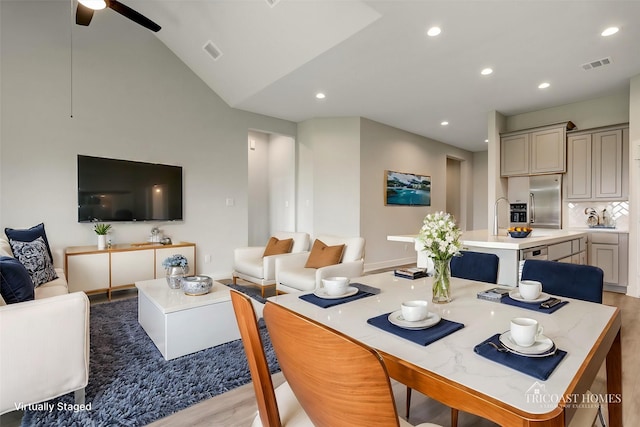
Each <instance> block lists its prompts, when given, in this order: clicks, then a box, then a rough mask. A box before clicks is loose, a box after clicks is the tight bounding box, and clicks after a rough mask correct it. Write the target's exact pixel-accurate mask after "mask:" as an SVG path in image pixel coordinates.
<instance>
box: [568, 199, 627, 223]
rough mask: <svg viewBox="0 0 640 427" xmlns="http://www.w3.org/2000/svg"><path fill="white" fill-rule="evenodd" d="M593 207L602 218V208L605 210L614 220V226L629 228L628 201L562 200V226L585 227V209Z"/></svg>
mask: <svg viewBox="0 0 640 427" xmlns="http://www.w3.org/2000/svg"><path fill="white" fill-rule="evenodd" d="M588 208H593V209H595V210H596V212H598V215H600V217H601V218H602V210H603V209H606V210H607V215H611V217H612V218H613V219H614V221H615V222H616V228H617V229H620V230H628V229H629V202H628V201H624V202H564V203H563V209H564V212H563V214H562V216H563V218H562V219H563V228H580V227H587V215H586V214H585V213H584V212H585V209H588Z"/></svg>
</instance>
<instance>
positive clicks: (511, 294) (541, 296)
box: [509, 289, 551, 304]
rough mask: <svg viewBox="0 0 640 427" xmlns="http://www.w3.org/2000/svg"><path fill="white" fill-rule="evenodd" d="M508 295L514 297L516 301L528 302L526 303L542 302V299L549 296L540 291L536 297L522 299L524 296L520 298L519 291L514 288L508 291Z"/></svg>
mask: <svg viewBox="0 0 640 427" xmlns="http://www.w3.org/2000/svg"><path fill="white" fill-rule="evenodd" d="M509 296H510V297H511V299H514V300H516V301H520V302H528V303H531V304H535V303H539V302H542V301H546V300H548V299H549V298H551V296H550V295H549V294H545V293H544V292H540V295H539V296H538V298H536V299H524V298H522V295H520V292H519V291H518V290H517V289H514V290H512V291H510V292H509Z"/></svg>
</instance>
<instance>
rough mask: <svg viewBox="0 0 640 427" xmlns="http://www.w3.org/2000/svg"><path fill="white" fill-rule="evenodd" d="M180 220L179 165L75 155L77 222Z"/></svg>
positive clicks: (180, 172) (180, 176) (180, 174)
mask: <svg viewBox="0 0 640 427" xmlns="http://www.w3.org/2000/svg"><path fill="white" fill-rule="evenodd" d="M175 220H182V167H180V166H170V165H161V164H155V163H144V162H134V161H129V160H117V159H105V158H102V157H91V156H82V155H78V222H91V221H105V222H107V221H109V222H111V221H175Z"/></svg>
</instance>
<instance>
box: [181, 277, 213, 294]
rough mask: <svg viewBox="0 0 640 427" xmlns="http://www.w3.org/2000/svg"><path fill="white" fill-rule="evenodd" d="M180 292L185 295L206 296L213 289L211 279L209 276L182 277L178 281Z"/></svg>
mask: <svg viewBox="0 0 640 427" xmlns="http://www.w3.org/2000/svg"><path fill="white" fill-rule="evenodd" d="M180 283H181V286H182V291H183V292H184V293H185V294H186V295H193V296H198V295H206V294H208V293H209V291H210V290H211V288H212V287H213V279H212V278H211V277H209V276H184V277H183V278H182V279H181V280H180Z"/></svg>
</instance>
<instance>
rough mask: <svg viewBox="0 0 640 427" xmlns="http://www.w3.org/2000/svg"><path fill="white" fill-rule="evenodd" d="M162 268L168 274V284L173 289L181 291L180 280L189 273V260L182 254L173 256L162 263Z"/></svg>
mask: <svg viewBox="0 0 640 427" xmlns="http://www.w3.org/2000/svg"><path fill="white" fill-rule="evenodd" d="M162 266H163V267H164V268H165V271H166V272H167V284H168V285H169V287H170V288H171V289H180V279H182V277H184V276H185V275H186V274H187V273H188V272H189V263H188V261H187V258H185V256H184V255H181V254H175V255H171V256H170V257H168V258H165V260H164V261H162Z"/></svg>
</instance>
